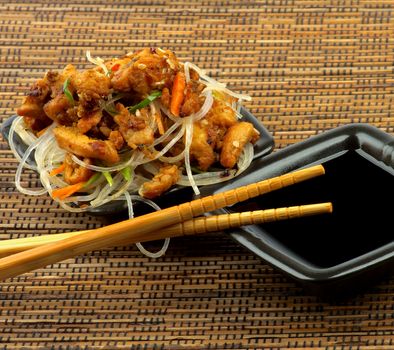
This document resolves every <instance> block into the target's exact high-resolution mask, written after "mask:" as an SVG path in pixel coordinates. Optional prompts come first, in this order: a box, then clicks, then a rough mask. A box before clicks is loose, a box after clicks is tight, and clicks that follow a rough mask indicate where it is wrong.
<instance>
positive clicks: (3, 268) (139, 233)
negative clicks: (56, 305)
mask: <svg viewBox="0 0 394 350" xmlns="http://www.w3.org/2000/svg"><path fill="white" fill-rule="evenodd" d="M323 174H324V168H323V166H322V165H316V166H313V167H309V168H306V169H301V170H298V171H295V172H293V173H289V174H284V175H281V176H277V177H274V178H271V179H267V180H263V181H260V182H258V183H255V184H250V185H246V186H242V187H239V188H236V189H232V190H229V191H226V192H222V193H218V194H215V195H212V196H208V197H204V198H202V199H196V200H193V201H191V202H187V203H183V204H180V205H177V206H173V207H170V208H166V209H163V210H160V211H157V212H154V213H150V214H146V215H143V216H139V217H136V218H134V219H129V220H125V221H121V222H118V223H115V224H112V225H108V226H105V227H101V228H97V229H95V230H91V231H86V232H85V233H84V234H82V235H75V236H72V237H68V238H65V239H62V240H60V241H58V242H54V243H49V244H45V245H43V246H39V247H36V248H33V249H29V250H26V251H22V252H20V253H17V254H13V255H10V256H7V257H4V258H2V259H0V280H4V279H6V278H10V277H14V276H17V275H19V274H22V273H25V272H28V271H32V270H35V269H38V268H40V267H44V266H46V265H50V264H53V263H55V262H58V261H62V260H65V259H68V258H71V257H74V256H76V255H79V254H83V253H86V252H88V251H91V250H96V249H101V248H104V247H113V246H115V245H117V244H121V243H122V242H125V241H130V240H131V238H133V239H134V240H135V241H136V242H142V241H144V238H146V236H147V234H148V233H150V235H149V237H150V240H155V239H160V238H161V237H160V230H161V229H162V228H164V227H166V226H170V225H174V224H178V223H181V222H184V221H187V220H190V219H192V218H194V217H196V216H199V215H202V214H203V213H205V212H210V211H214V210H217V209H219V208H223V207H226V206H231V205H233V204H236V203H238V202H241V201H245V200H247V199H250V198H254V197H256V196H259V195H262V194H264V193H268V192H271V191H275V190H278V189H280V188H283V187H286V186H290V185H293V184H295V183H298V182H301V181H305V180H308V179H311V178H313V177H316V176H319V175H323Z"/></svg>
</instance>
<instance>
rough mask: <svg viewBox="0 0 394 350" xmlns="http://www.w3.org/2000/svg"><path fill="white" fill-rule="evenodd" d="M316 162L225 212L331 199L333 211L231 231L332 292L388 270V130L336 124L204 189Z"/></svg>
mask: <svg viewBox="0 0 394 350" xmlns="http://www.w3.org/2000/svg"><path fill="white" fill-rule="evenodd" d="M315 164H324V166H325V169H326V174H325V175H323V176H321V177H318V178H315V179H311V180H308V181H305V182H304V183H300V184H296V185H293V186H290V187H287V188H283V189H281V190H278V191H275V192H271V193H269V194H266V195H264V196H261V197H259V198H257V199H254V200H251V201H249V202H246V203H242V204H239V205H237V206H233V207H232V208H230V211H235V210H236V211H244V210H253V209H262V208H263V209H268V208H275V207H281V206H292V205H302V204H310V203H317V202H326V201H331V202H332V203H333V210H334V212H333V213H332V214H324V215H319V216H315V217H305V218H299V219H294V220H288V221H283V222H274V223H269V224H264V225H250V226H245V227H243V228H242V229H239V230H234V231H231V232H229V233H230V235H231V236H232V237H233V238H234V239H235V240H236V241H238V242H239V243H240V244H242V245H243V246H245V247H246V248H248V249H249V250H251V251H252V252H253V253H255V254H256V255H258V256H260V257H261V258H263V259H264V260H266V261H267V262H268V263H270V264H271V265H273V266H274V267H276V268H277V269H279V270H281V271H283V272H284V273H286V274H287V275H289V276H291V277H292V278H294V279H295V280H296V281H298V282H300V283H301V284H302V285H303V286H304V287H306V288H307V289H308V290H309V291H311V292H313V293H314V294H316V293H317V294H320V295H324V296H334V297H337V296H342V295H344V294H345V293H354V292H357V291H358V290H359V287H361V286H363V287H365V286H370V285H371V283H373V281H374V280H375V279H378V278H381V277H382V276H387V275H390V274H391V273H392V272H393V271H394V234H393V230H392V227H391V224H390V222H391V221H390V218H391V216H392V209H393V206H392V205H391V201H392V198H394V186H393V184H394V181H393V179H394V177H393V176H394V169H393V167H394V138H393V136H392V135H389V134H387V133H384V132H383V131H381V130H379V129H377V128H375V127H372V126H370V125H367V124H349V125H346V126H342V127H338V128H335V129H332V130H329V131H326V132H324V133H322V134H319V135H317V136H313V137H311V138H309V139H308V140H306V141H303V142H299V143H297V144H294V145H292V146H288V147H286V148H284V149H282V150H279V151H277V152H275V153H272V154H270V155H268V156H266V157H264V158H261V159H258V160H257V161H255V162H254V163H253V165H252V167H251V168H250V169H248V171H247V173H246V174H245V175H244V176H243V177H242V178H239V179H235V180H234V181H233V182H231V183H230V184H225V185H223V186H221V187H220V186H216V187H215V188H214V189H212V188H208V189H207V192H208V193H217V192H222V191H226V190H229V189H231V188H235V187H239V186H242V185H245V184H248V183H254V182H258V181H261V180H264V179H266V178H270V177H273V176H278V175H281V174H284V173H288V172H290V171H294V170H297V169H300V168H304V167H307V166H311V165H315ZM204 194H205V193H203V195H204ZM223 211H226V210H221V211H219V212H223ZM227 211H228V210H227Z"/></svg>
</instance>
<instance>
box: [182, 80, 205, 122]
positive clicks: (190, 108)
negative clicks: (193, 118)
mask: <svg viewBox="0 0 394 350" xmlns="http://www.w3.org/2000/svg"><path fill="white" fill-rule="evenodd" d="M203 89H204V85H203V84H200V83H199V82H197V81H194V80H190V82H189V83H188V84H187V85H186V89H185V99H184V101H183V104H182V108H181V113H180V115H181V116H182V117H187V116H189V115H191V114H193V113H196V112H198V111H199V110H200V109H201V107H202V105H203V103H204V97H200V95H201V92H202V90H203Z"/></svg>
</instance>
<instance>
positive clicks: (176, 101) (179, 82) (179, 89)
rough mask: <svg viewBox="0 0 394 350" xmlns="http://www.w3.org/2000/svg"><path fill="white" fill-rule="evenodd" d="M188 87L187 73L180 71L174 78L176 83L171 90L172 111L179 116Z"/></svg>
mask: <svg viewBox="0 0 394 350" xmlns="http://www.w3.org/2000/svg"><path fill="white" fill-rule="evenodd" d="M185 87H186V78H185V74H184V73H182V72H178V73H177V74H176V76H175V78H174V84H173V86H172V91H171V103H170V111H171V113H172V114H173V115H175V116H177V117H179V112H180V109H181V105H182V102H183V98H184V91H185Z"/></svg>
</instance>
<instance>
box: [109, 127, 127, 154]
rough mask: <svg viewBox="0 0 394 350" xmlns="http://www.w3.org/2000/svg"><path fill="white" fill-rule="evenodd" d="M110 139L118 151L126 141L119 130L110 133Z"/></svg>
mask: <svg viewBox="0 0 394 350" xmlns="http://www.w3.org/2000/svg"><path fill="white" fill-rule="evenodd" d="M108 139H109V140H110V141H112V143H113V144H114V145H115V148H116V149H117V150H120V149H122V147H123V145H124V139H123V136H122V134H121V133H120V131H118V130H113V131H111V132H110V133H109V136H108Z"/></svg>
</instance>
